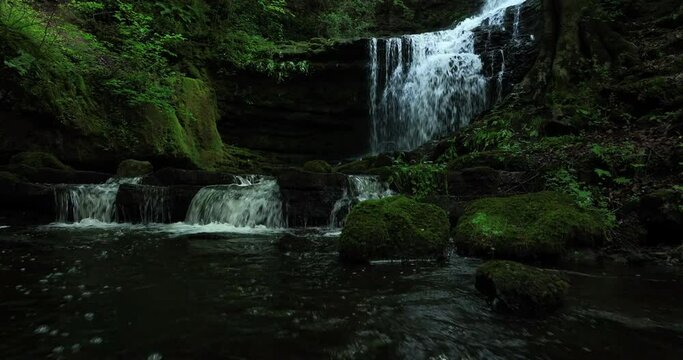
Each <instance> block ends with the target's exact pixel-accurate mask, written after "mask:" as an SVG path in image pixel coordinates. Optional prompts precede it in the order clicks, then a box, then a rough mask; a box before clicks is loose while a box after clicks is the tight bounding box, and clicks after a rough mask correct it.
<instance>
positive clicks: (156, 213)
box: [138, 185, 171, 224]
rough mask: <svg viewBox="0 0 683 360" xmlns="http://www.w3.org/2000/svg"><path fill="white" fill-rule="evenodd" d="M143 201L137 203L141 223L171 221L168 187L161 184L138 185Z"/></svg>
mask: <svg viewBox="0 0 683 360" xmlns="http://www.w3.org/2000/svg"><path fill="white" fill-rule="evenodd" d="M140 187H141V189H142V193H143V201H142V202H141V203H140V204H139V205H138V206H139V211H140V220H141V221H142V223H143V224H163V223H168V222H170V221H171V204H170V201H169V199H170V193H169V188H167V187H161V186H149V185H141V186H140Z"/></svg>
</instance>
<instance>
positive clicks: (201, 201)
mask: <svg viewBox="0 0 683 360" xmlns="http://www.w3.org/2000/svg"><path fill="white" fill-rule="evenodd" d="M236 180H237V181H238V183H236V184H231V185H218V186H208V187H205V188H203V189H201V190H200V191H199V192H198V193H197V195H195V197H194V199H192V203H191V204H190V209H189V210H188V213H187V218H186V221H185V222H186V223H189V224H194V225H207V224H226V225H232V226H235V227H256V226H265V227H268V228H282V227H285V221H284V217H283V215H282V200H281V199H280V188H279V186H278V184H277V181H276V180H275V179H273V178H268V177H259V176H248V177H241V176H237V177H236Z"/></svg>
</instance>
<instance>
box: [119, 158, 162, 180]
mask: <svg viewBox="0 0 683 360" xmlns="http://www.w3.org/2000/svg"><path fill="white" fill-rule="evenodd" d="M153 171H154V166H152V163H150V162H149V161H139V160H133V159H128V160H124V161H122V162H121V163H120V164H119V167H118V170H117V171H116V175H118V176H124V177H136V176H144V175H147V174H150V173H152V172H153Z"/></svg>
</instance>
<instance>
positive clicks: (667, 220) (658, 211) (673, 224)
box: [637, 189, 683, 245]
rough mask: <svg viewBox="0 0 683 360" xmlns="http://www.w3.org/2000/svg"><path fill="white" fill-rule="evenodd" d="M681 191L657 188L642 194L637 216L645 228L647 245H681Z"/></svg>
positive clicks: (682, 207) (682, 204) (682, 201)
mask: <svg viewBox="0 0 683 360" xmlns="http://www.w3.org/2000/svg"><path fill="white" fill-rule="evenodd" d="M682 209H683V192H680V191H677V190H673V189H671V190H658V191H654V192H652V193H650V194H647V195H645V196H643V197H642V198H641V199H640V203H639V205H638V209H637V212H638V216H639V218H640V221H641V223H642V224H643V225H644V226H645V229H646V230H647V243H648V245H660V244H668V245H681V243H682V241H683V240H682V237H681V229H683V210H682Z"/></svg>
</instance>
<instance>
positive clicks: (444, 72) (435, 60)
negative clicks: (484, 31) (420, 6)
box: [369, 0, 526, 153]
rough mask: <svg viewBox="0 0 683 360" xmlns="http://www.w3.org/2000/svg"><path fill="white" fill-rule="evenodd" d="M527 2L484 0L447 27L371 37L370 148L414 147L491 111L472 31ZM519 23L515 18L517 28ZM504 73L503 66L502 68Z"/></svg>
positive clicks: (496, 23)
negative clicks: (474, 12) (469, 14)
mask: <svg viewBox="0 0 683 360" xmlns="http://www.w3.org/2000/svg"><path fill="white" fill-rule="evenodd" d="M525 1H526V0H486V1H485V3H484V5H483V8H482V10H481V11H480V13H479V14H477V15H475V16H473V17H471V18H468V19H465V20H464V21H462V22H460V23H459V24H457V25H456V26H455V27H454V28H452V29H449V30H443V31H437V32H431V33H424V34H416V35H408V36H403V37H397V38H389V39H372V40H371V41H370V46H369V48H370V61H371V64H370V77H371V79H370V96H369V98H370V116H371V118H372V131H373V134H372V139H371V142H372V152H373V153H381V152H389V151H396V150H412V149H414V148H416V147H418V146H420V145H422V144H424V143H426V142H427V141H429V140H431V139H433V138H434V137H436V136H438V135H443V134H445V133H447V132H449V131H452V130H455V129H457V128H458V127H461V126H465V125H467V124H468V123H469V121H470V120H471V119H472V118H473V117H474V116H476V115H478V114H480V113H481V112H483V111H484V110H486V109H487V107H488V106H490V104H488V97H487V94H488V93H487V82H488V79H487V78H486V77H485V75H484V74H483V71H482V61H481V58H480V57H479V55H477V54H476V53H475V49H474V45H475V34H474V30H475V29H476V28H477V27H479V26H481V25H489V26H498V27H502V26H503V25H504V22H505V13H506V10H507V9H508V8H510V7H512V6H517V7H518V11H519V7H520V6H519V5H521V4H522V3H524V2H525ZM518 26H519V21H518V18H516V19H515V29H514V31H516V32H518V31H519V30H518ZM503 71H504V70H503Z"/></svg>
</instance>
